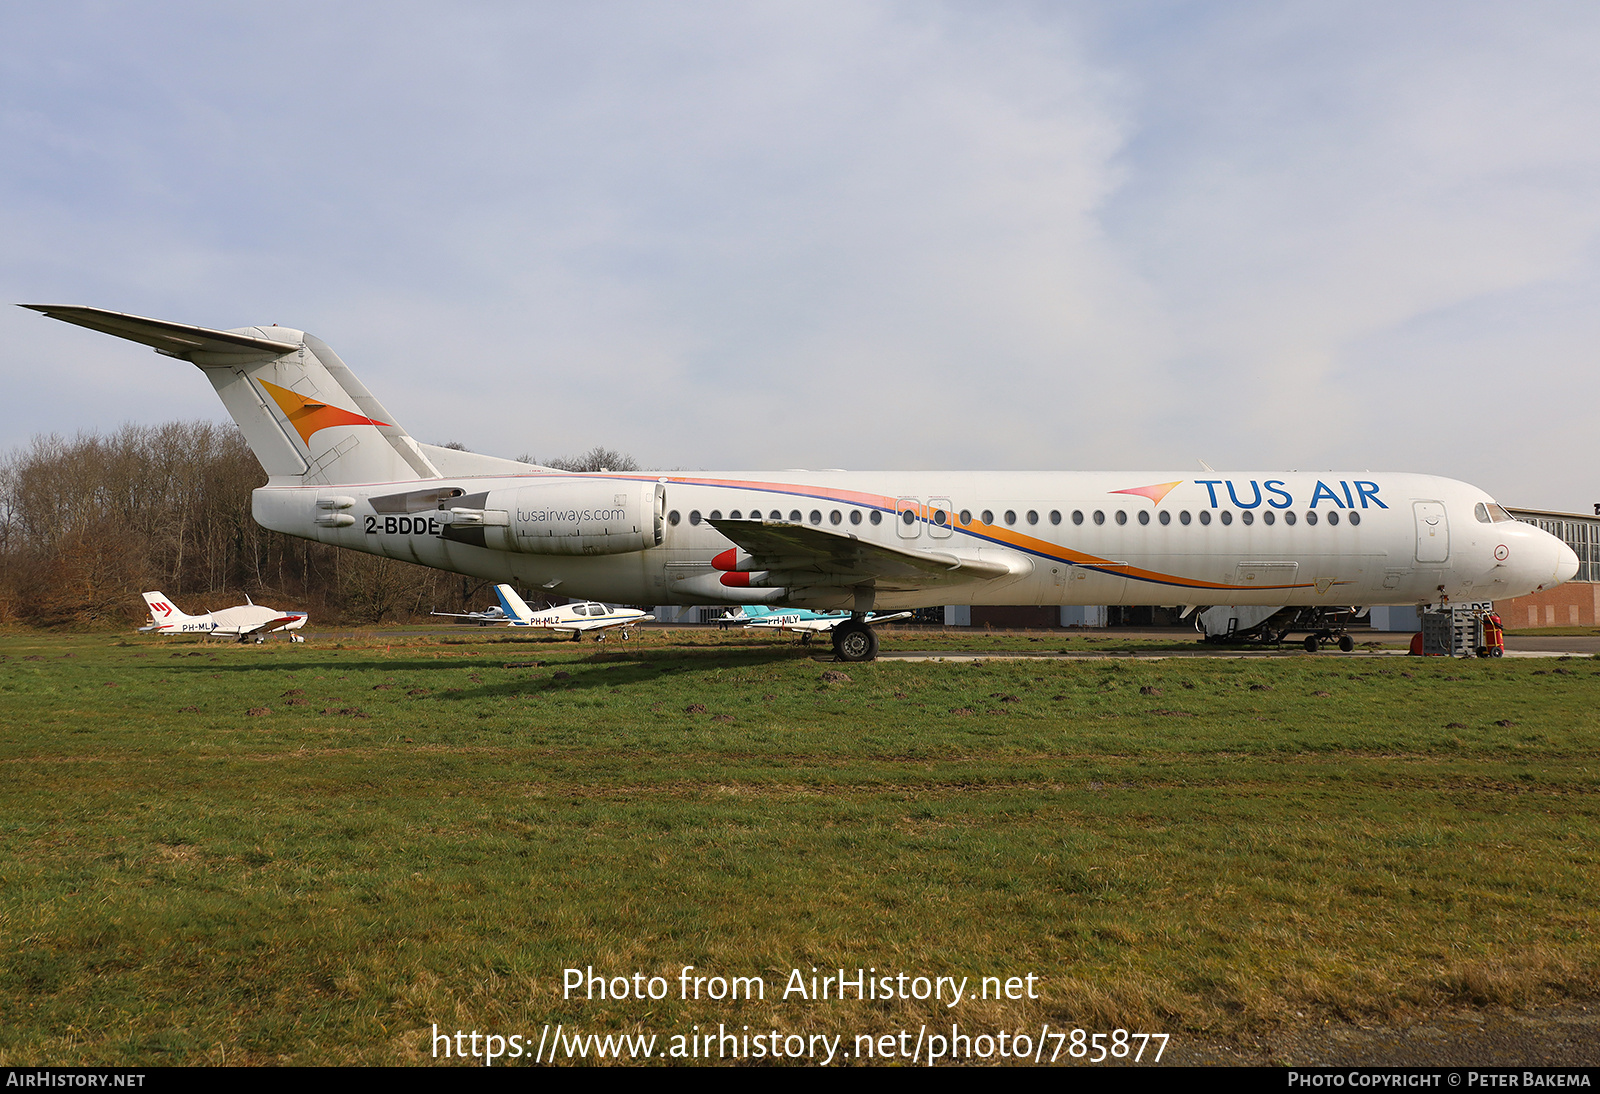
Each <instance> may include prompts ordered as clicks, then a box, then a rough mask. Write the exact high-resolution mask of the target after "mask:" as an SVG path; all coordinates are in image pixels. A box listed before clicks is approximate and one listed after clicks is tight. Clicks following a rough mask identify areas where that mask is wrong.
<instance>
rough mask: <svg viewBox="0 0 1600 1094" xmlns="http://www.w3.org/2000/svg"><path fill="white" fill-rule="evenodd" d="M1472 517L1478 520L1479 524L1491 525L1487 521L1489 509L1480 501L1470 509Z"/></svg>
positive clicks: (1488, 520)
mask: <svg viewBox="0 0 1600 1094" xmlns="http://www.w3.org/2000/svg"><path fill="white" fill-rule="evenodd" d="M1472 515H1473V516H1475V517H1477V518H1478V523H1479V524H1490V523H1492V521H1490V519H1489V507H1488V506H1487V505H1485V504H1483V502H1481V501H1480V502H1479V503H1478V504H1477V505H1475V506H1473V507H1472Z"/></svg>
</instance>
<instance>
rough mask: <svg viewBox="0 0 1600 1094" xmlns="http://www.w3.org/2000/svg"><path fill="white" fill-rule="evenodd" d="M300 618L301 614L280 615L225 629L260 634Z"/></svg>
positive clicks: (237, 632) (229, 632)
mask: <svg viewBox="0 0 1600 1094" xmlns="http://www.w3.org/2000/svg"><path fill="white" fill-rule="evenodd" d="M299 618H301V616H299V615H280V616H278V617H277V618H276V619H269V620H267V621H266V622H264V623H255V624H252V625H251V626H248V627H227V628H225V629H224V631H225V633H227V634H259V633H260V632H262V631H271V630H276V629H277V628H279V627H281V626H283V625H284V624H285V623H293V622H294V621H295V620H296V619H299ZM212 633H217V632H212Z"/></svg>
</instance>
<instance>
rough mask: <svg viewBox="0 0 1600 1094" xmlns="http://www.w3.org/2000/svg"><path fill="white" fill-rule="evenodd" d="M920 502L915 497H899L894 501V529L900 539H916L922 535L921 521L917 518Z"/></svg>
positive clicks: (920, 506)
mask: <svg viewBox="0 0 1600 1094" xmlns="http://www.w3.org/2000/svg"><path fill="white" fill-rule="evenodd" d="M921 512H922V503H921V502H920V501H918V500H917V499H916V498H901V499H900V500H899V501H897V502H896V503H895V514H894V529H895V531H896V532H898V533H900V538H901V539H916V538H917V537H918V536H920V535H922V521H921V520H919V519H918V517H919V516H920V515H921Z"/></svg>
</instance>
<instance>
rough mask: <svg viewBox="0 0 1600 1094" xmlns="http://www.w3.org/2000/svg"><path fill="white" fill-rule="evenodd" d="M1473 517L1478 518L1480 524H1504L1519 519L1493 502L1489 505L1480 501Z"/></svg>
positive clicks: (1475, 507)
mask: <svg viewBox="0 0 1600 1094" xmlns="http://www.w3.org/2000/svg"><path fill="white" fill-rule="evenodd" d="M1472 515H1473V516H1475V517H1477V518H1478V523H1480V524H1504V523H1506V522H1507V521H1512V520H1516V519H1517V518H1516V517H1514V516H1512V515H1511V514H1510V513H1508V512H1506V511H1505V510H1504V509H1502V508H1500V507H1499V506H1498V505H1496V504H1495V503H1494V502H1492V501H1491V502H1489V503H1487V504H1485V503H1483V502H1481V501H1480V502H1479V503H1478V504H1477V505H1475V506H1474V507H1473V509H1472Z"/></svg>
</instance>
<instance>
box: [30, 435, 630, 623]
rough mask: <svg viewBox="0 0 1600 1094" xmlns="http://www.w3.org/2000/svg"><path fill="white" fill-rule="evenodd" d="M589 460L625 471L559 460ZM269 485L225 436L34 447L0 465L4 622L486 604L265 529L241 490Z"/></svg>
mask: <svg viewBox="0 0 1600 1094" xmlns="http://www.w3.org/2000/svg"><path fill="white" fill-rule="evenodd" d="M591 458H593V459H596V460H598V459H600V458H605V459H608V460H612V461H616V462H608V463H606V464H605V465H604V466H607V467H610V468H612V469H614V470H621V469H622V467H621V466H619V464H620V463H621V462H622V461H627V462H629V463H631V461H630V460H628V457H626V456H622V455H621V454H619V453H615V452H610V451H606V450H603V449H596V450H595V451H594V452H592V453H590V454H589V455H588V456H583V457H577V458H575V459H565V460H562V461H561V462H562V463H564V464H566V465H568V466H569V467H570V469H572V470H587V469H589V468H587V467H585V466H582V465H585V464H587V463H589V462H591ZM554 462H555V461H552V463H554ZM599 466H600V465H599V464H598V463H596V466H595V468H594V469H598V467H599ZM265 482H266V474H265V473H264V472H263V471H262V470H261V465H260V464H258V463H257V462H256V458H255V456H254V455H253V454H251V452H250V449H249V447H248V446H247V445H246V444H245V442H244V437H243V436H242V435H241V434H240V433H239V431H238V429H237V428H236V427H234V426H232V425H225V426H224V425H216V424H213V423H211V422H172V423H169V424H166V425H160V426H139V425H129V426H124V427H123V428H122V429H119V430H117V431H116V432H115V433H112V434H111V435H109V436H101V435H100V434H97V433H96V434H79V435H78V436H76V437H74V438H73V439H71V440H66V439H63V438H61V437H59V436H53V435H52V436H45V437H36V438H34V440H33V441H32V443H31V444H29V445H28V446H26V447H24V448H22V449H19V450H17V451H15V452H12V453H11V454H10V455H9V456H7V457H6V458H5V459H4V461H3V462H0V623H18V622H20V623H27V624H33V625H38V626H62V625H68V624H129V625H135V624H137V623H138V622H139V621H140V620H142V619H144V618H145V617H146V616H147V614H148V613H147V612H146V610H145V605H144V601H143V600H142V599H141V598H140V596H139V594H140V593H142V592H144V591H146V590H149V589H160V590H161V591H162V592H164V593H166V594H167V595H168V596H169V597H171V598H172V599H173V600H175V601H176V602H177V603H178V605H179V607H181V608H182V609H183V610H184V611H186V612H189V613H191V614H194V613H199V612H203V611H208V610H211V609H214V608H224V607H229V606H231V605H233V604H242V603H243V602H244V598H245V596H246V595H248V596H250V597H251V598H252V599H254V600H256V601H257V602H259V603H265V604H269V605H271V606H272V607H275V608H298V609H303V610H306V611H309V612H310V613H311V618H312V622H313V624H316V623H357V624H359V623H382V622H394V621H397V620H399V621H404V620H407V619H410V618H413V617H417V616H423V617H425V616H426V615H427V613H428V612H429V611H432V610H437V611H462V610H465V608H466V607H468V606H469V605H468V602H469V601H482V600H484V597H483V596H482V595H480V594H481V593H482V590H483V588H484V583H482V582H478V581H475V580H472V579H468V578H463V577H460V576H458V575H454V574H447V573H443V572H441V571H438V570H430V569H427V568H426V567H422V566H416V565H413V564H411V563H407V562H397V561H395V560H393V559H384V558H377V557H374V556H372V555H366V554H362V553H360V552H357V551H345V550H339V549H336V548H333V547H329V546H326V545H324V544H320V543H312V542H310V541H308V540H303V539H295V538H294V537H291V536H285V535H283V534H281V533H278V532H269V531H267V530H266V529H264V528H262V527H260V526H259V525H257V524H256V523H255V521H254V520H252V519H251V517H250V492H251V491H252V490H254V489H255V488H256V487H258V486H261V485H263V484H264V483H265ZM471 606H476V607H481V606H482V604H475V605H471Z"/></svg>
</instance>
